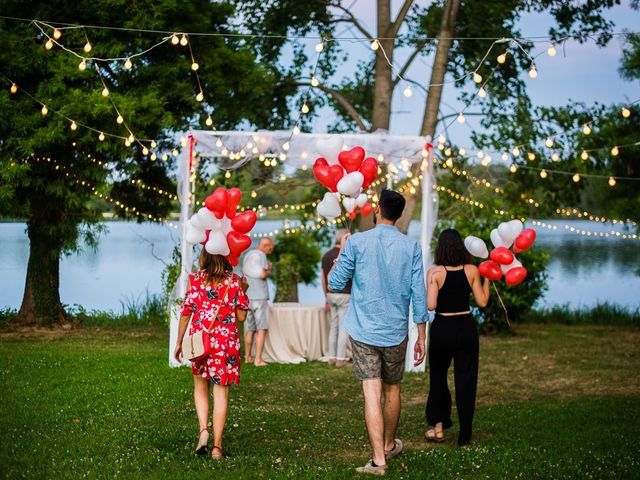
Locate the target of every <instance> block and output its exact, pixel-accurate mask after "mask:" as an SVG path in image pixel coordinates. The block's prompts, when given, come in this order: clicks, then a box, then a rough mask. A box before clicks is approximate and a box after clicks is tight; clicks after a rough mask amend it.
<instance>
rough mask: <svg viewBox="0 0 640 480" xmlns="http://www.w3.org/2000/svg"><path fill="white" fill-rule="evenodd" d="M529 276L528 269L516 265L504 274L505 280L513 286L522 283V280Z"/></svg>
mask: <svg viewBox="0 0 640 480" xmlns="http://www.w3.org/2000/svg"><path fill="white" fill-rule="evenodd" d="M526 277H527V269H526V268H524V267H515V268H512V269H511V270H509V271H508V272H507V274H506V275H505V276H504V281H505V282H507V285H509V286H511V287H515V286H516V285H519V284H520V283H522V281H523V280H524V279H525V278H526Z"/></svg>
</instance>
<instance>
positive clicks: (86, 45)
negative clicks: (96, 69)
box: [83, 40, 93, 53]
mask: <svg viewBox="0 0 640 480" xmlns="http://www.w3.org/2000/svg"><path fill="white" fill-rule="evenodd" d="M92 48H93V47H92V46H91V43H89V41H88V40H87V43H85V44H84V47H83V50H84V51H85V52H86V53H89V52H90V51H91V49H92Z"/></svg>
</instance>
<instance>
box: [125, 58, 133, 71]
mask: <svg viewBox="0 0 640 480" xmlns="http://www.w3.org/2000/svg"><path fill="white" fill-rule="evenodd" d="M131 67H133V63H131V60H130V59H128V58H127V59H126V60H125V61H124V68H126V69H127V70H131Z"/></svg>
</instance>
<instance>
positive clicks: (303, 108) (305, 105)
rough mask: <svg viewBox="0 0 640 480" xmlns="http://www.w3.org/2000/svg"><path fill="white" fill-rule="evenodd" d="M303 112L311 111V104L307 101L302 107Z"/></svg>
mask: <svg viewBox="0 0 640 480" xmlns="http://www.w3.org/2000/svg"><path fill="white" fill-rule="evenodd" d="M300 111H301V112H302V113H309V106H308V105H307V104H306V103H303V104H302V108H301V109H300Z"/></svg>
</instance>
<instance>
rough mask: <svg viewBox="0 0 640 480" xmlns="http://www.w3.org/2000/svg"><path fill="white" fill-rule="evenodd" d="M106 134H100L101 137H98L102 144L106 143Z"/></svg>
mask: <svg viewBox="0 0 640 480" xmlns="http://www.w3.org/2000/svg"><path fill="white" fill-rule="evenodd" d="M104 138H105V137H104V133H102V132H100V135H98V140H100V141H101V142H104Z"/></svg>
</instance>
